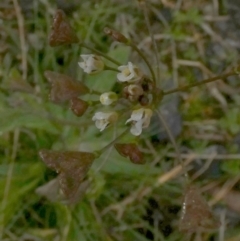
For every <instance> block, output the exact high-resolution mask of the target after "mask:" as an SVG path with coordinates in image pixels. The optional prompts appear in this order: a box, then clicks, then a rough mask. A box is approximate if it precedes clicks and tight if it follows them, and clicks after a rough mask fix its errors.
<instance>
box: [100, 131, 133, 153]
mask: <svg viewBox="0 0 240 241" xmlns="http://www.w3.org/2000/svg"><path fill="white" fill-rule="evenodd" d="M128 131H129V129H126V130H125V131H124V132H122V134H120V135H119V136H117V137H116V138H115V139H114V140H113V141H111V142H110V143H109V144H107V145H106V146H105V147H103V148H102V149H101V150H99V151H97V153H99V154H100V155H101V154H102V153H103V152H105V151H106V150H107V149H108V148H109V147H111V146H112V145H114V144H115V143H116V142H117V141H119V140H120V139H121V138H122V137H123V136H125V135H126V134H127V133H128Z"/></svg>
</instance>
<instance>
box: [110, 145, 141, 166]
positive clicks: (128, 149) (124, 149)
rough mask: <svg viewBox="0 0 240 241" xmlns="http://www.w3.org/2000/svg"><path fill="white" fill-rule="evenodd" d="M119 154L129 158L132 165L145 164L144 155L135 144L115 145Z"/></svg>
mask: <svg viewBox="0 0 240 241" xmlns="http://www.w3.org/2000/svg"><path fill="white" fill-rule="evenodd" d="M114 147H115V148H116V150H117V152H118V153H119V154H120V155H121V156H123V157H129V158H130V160H131V162H132V163H135V164H144V163H145V160H144V159H143V154H142V153H141V152H140V150H139V149H138V147H137V145H136V144H134V143H127V144H120V143H116V144H115V145H114Z"/></svg>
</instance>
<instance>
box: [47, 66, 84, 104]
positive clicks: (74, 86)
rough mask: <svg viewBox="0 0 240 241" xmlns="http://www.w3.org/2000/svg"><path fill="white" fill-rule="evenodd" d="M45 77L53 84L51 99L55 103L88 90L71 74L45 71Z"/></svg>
mask: <svg viewBox="0 0 240 241" xmlns="http://www.w3.org/2000/svg"><path fill="white" fill-rule="evenodd" d="M44 75H45V77H46V78H47V79H48V81H49V82H50V83H51V84H52V89H51V92H50V99H51V101H52V102H54V103H62V102H64V101H67V100H71V99H72V98H75V97H78V96H79V95H81V94H85V93H87V92H88V88H87V87H86V86H85V85H84V84H82V83H81V82H79V81H75V80H74V79H72V78H71V77H70V76H67V75H64V74H60V73H57V72H53V71H45V72H44Z"/></svg>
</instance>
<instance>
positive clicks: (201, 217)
mask: <svg viewBox="0 0 240 241" xmlns="http://www.w3.org/2000/svg"><path fill="white" fill-rule="evenodd" d="M218 227H219V221H217V220H216V218H215V217H214V215H213V213H212V211H211V209H210V207H209V206H208V204H207V202H206V200H205V199H204V198H203V197H202V196H201V194H200V193H199V190H198V189H197V188H196V187H193V186H190V187H188V188H187V190H186V193H185V195H184V202H183V206H182V215H181V220H180V225H179V229H180V230H181V231H184V232H189V233H193V232H197V231H206V230H211V229H216V228H218Z"/></svg>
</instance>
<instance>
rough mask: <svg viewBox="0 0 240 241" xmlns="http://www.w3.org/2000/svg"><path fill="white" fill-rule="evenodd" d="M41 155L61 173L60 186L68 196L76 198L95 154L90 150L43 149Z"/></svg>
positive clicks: (70, 198)
mask: <svg viewBox="0 0 240 241" xmlns="http://www.w3.org/2000/svg"><path fill="white" fill-rule="evenodd" d="M39 155H40V157H41V159H42V160H43V162H44V163H45V164H46V165H47V166H48V167H49V168H51V169H53V170H55V171H56V172H57V173H59V176H58V179H59V184H60V188H61V190H62V192H63V194H64V195H65V196H66V198H67V199H68V200H69V201H71V200H75V199H76V195H77V193H78V189H79V187H80V185H81V183H82V181H83V179H84V177H85V176H86V174H87V172H88V170H89V168H90V166H91V165H92V163H93V161H94V159H95V155H94V154H93V153H89V152H78V151H51V150H41V151H40V152H39Z"/></svg>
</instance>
